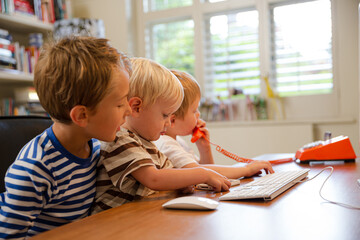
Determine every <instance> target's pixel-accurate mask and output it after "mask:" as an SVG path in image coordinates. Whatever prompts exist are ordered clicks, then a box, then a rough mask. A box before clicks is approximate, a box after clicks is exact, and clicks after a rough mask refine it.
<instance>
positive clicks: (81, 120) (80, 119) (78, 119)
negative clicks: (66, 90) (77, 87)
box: [70, 105, 89, 127]
mask: <svg viewBox="0 0 360 240" xmlns="http://www.w3.org/2000/svg"><path fill="white" fill-rule="evenodd" d="M70 118H71V120H72V122H73V123H74V124H76V125H78V126H80V127H85V126H86V125H87V123H88V118H89V115H88V109H87V108H86V107H85V106H83V105H76V106H75V107H73V108H72V109H71V110H70Z"/></svg>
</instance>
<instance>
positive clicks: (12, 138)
mask: <svg viewBox="0 0 360 240" xmlns="http://www.w3.org/2000/svg"><path fill="white" fill-rule="evenodd" d="M52 123H53V122H52V120H51V119H50V118H49V117H41V116H9V117H0V192H4V191H5V183H4V178H5V174H6V171H7V169H8V168H9V166H10V165H11V164H12V163H13V162H14V160H15V158H16V156H17V154H18V153H19V151H20V150H21V148H22V147H23V146H24V145H25V144H26V143H28V142H29V141H30V140H31V139H33V138H34V137H35V136H37V135H38V134H40V133H42V132H43V131H44V130H45V129H47V128H48V127H50V126H51V125H52Z"/></svg>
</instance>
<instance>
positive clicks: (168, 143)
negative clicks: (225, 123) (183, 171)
mask: <svg viewBox="0 0 360 240" xmlns="http://www.w3.org/2000/svg"><path fill="white" fill-rule="evenodd" d="M172 73H173V74H174V75H175V76H176V77H177V78H178V79H179V81H180V82H181V84H182V86H183V88H184V100H183V102H182V104H181V106H180V107H179V109H178V110H177V111H176V112H175V113H174V115H173V116H172V119H171V122H172V127H171V128H169V129H167V131H166V134H165V135H163V136H161V137H160V139H159V140H157V141H155V142H154V143H155V145H156V146H157V148H158V149H159V150H160V151H161V152H162V153H164V154H165V155H166V156H167V157H168V159H169V160H170V161H171V162H172V164H173V165H174V166H175V167H176V168H193V167H199V166H202V167H206V168H209V169H212V170H214V171H216V172H218V173H220V174H223V175H224V176H226V177H228V178H233V179H237V178H240V177H250V176H252V175H255V174H258V173H259V172H261V170H262V169H264V170H265V171H266V172H267V173H268V172H270V173H273V172H274V171H273V169H272V167H271V164H270V163H269V162H267V161H255V162H252V163H250V164H248V165H246V166H244V167H243V166H237V167H235V166H222V165H214V164H212V163H214V160H213V156H212V152H211V146H210V143H209V141H207V140H206V139H204V138H200V139H198V140H197V141H196V146H197V148H198V150H199V154H200V159H199V158H198V157H197V156H196V155H195V154H194V152H193V151H192V149H191V148H190V147H189V146H188V145H187V144H186V142H185V141H184V140H183V139H182V138H181V137H180V136H187V135H191V134H192V132H193V130H194V128H195V127H198V128H199V129H200V130H201V131H202V132H204V133H205V136H206V138H207V139H210V136H209V131H208V129H207V128H206V123H205V122H204V121H203V120H201V119H200V118H199V117H200V112H199V110H198V106H199V102H200V97H201V92H200V86H199V84H198V83H197V82H196V80H195V79H194V78H193V77H192V76H191V75H190V74H188V73H186V72H181V71H177V70H172ZM199 163H200V164H199ZM209 163H210V164H209Z"/></svg>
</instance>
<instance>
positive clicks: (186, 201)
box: [162, 196, 219, 210]
mask: <svg viewBox="0 0 360 240" xmlns="http://www.w3.org/2000/svg"><path fill="white" fill-rule="evenodd" d="M218 205H219V202H217V201H215V200H212V199H209V198H204V197H196V196H187V197H179V198H175V199H172V200H170V201H168V202H166V203H164V204H163V205H162V206H163V207H164V208H172V209H189V210H214V209H215V208H217V206H218Z"/></svg>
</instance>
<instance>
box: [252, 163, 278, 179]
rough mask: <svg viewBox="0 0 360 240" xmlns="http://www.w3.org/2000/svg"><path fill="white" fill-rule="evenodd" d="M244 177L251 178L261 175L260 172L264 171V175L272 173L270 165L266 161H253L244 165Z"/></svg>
mask: <svg viewBox="0 0 360 240" xmlns="http://www.w3.org/2000/svg"><path fill="white" fill-rule="evenodd" d="M245 168H246V170H247V171H246V174H245V177H251V176H254V175H257V174H261V170H262V169H264V170H265V172H266V173H274V170H273V168H272V166H271V163H269V162H268V161H254V162H251V163H249V164H248V165H246V167H245Z"/></svg>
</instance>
